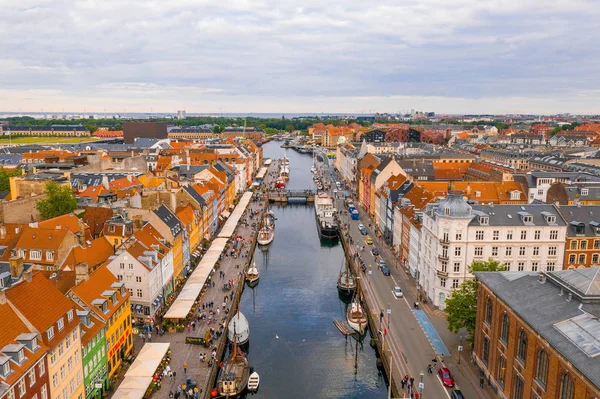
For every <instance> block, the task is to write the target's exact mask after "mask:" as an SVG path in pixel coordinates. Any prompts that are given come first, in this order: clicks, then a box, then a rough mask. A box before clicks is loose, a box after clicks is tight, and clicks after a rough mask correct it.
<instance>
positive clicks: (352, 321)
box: [346, 277, 367, 335]
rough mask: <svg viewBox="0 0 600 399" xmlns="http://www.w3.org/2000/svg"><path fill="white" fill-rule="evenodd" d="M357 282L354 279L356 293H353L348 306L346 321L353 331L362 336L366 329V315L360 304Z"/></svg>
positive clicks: (357, 278)
mask: <svg viewBox="0 0 600 399" xmlns="http://www.w3.org/2000/svg"><path fill="white" fill-rule="evenodd" d="M359 282H360V278H359V277H356V292H355V293H354V297H353V298H352V302H350V305H348V310H347V311H346V320H347V321H348V324H349V325H350V327H352V329H353V330H354V331H356V332H357V333H359V334H361V335H362V334H364V333H365V331H366V329H367V314H366V312H365V311H364V309H363V307H362V305H361V303H360V299H361V292H360V283H359Z"/></svg>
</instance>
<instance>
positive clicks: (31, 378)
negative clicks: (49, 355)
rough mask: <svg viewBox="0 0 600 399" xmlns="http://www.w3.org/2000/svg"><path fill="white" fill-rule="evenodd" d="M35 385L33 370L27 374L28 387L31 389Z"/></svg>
mask: <svg viewBox="0 0 600 399" xmlns="http://www.w3.org/2000/svg"><path fill="white" fill-rule="evenodd" d="M34 385H35V368H34V369H31V371H30V372H29V386H30V387H32V386H34Z"/></svg>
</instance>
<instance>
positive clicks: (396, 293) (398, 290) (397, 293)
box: [392, 286, 404, 298]
mask: <svg viewBox="0 0 600 399" xmlns="http://www.w3.org/2000/svg"><path fill="white" fill-rule="evenodd" d="M392 292H393V293H394V296H395V297H396V298H402V297H403V296H404V294H403V293H402V288H400V287H398V286H395V287H394V290H393V291H392Z"/></svg>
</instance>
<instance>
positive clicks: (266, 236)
mask: <svg viewBox="0 0 600 399" xmlns="http://www.w3.org/2000/svg"><path fill="white" fill-rule="evenodd" d="M274 239H275V231H274V230H273V228H271V227H269V226H263V228H261V229H260V231H259V232H258V239H257V242H258V245H269V244H270V243H272V242H273V240H274Z"/></svg>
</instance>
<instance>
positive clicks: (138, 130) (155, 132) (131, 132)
mask: <svg viewBox="0 0 600 399" xmlns="http://www.w3.org/2000/svg"><path fill="white" fill-rule="evenodd" d="M137 137H145V138H150V139H166V138H167V123H166V122H123V138H124V141H125V144H132V143H133V142H134V141H135V139H136V138H137Z"/></svg>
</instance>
